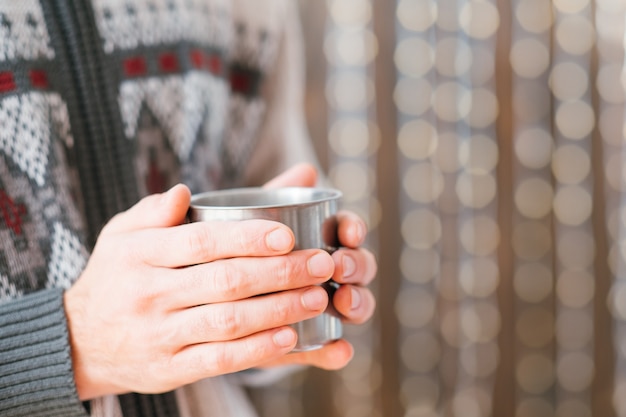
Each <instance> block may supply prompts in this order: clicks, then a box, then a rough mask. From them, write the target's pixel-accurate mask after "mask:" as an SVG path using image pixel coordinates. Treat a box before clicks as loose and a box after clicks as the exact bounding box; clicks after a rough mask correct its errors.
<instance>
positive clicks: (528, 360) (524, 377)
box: [515, 353, 555, 395]
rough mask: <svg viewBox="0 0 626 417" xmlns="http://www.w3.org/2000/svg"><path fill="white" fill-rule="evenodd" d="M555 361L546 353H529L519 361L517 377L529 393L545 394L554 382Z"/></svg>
mask: <svg viewBox="0 0 626 417" xmlns="http://www.w3.org/2000/svg"><path fill="white" fill-rule="evenodd" d="M554 378H555V375H554V362H553V361H552V359H551V358H549V357H548V356H546V355H542V354H538V353H532V354H528V355H526V356H524V357H522V359H521V360H520V361H519V362H518V364H517V367H516V372H515V379H516V381H517V383H518V385H519V386H520V388H521V389H523V390H524V391H526V392H527V393H529V394H536V395H539V394H543V393H545V392H546V391H547V390H549V389H550V388H551V387H552V385H553V384H554Z"/></svg>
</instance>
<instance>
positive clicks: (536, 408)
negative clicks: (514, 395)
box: [515, 397, 554, 417]
mask: <svg viewBox="0 0 626 417" xmlns="http://www.w3.org/2000/svg"><path fill="white" fill-rule="evenodd" d="M515 417H554V408H553V407H552V404H551V403H550V401H548V400H546V399H545V398H542V397H528V398H524V399H523V400H521V401H520V402H519V404H518V406H517V408H516V409H515Z"/></svg>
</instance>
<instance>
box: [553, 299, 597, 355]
mask: <svg viewBox="0 0 626 417" xmlns="http://www.w3.org/2000/svg"><path fill="white" fill-rule="evenodd" d="M593 331H594V323H593V320H592V318H591V316H590V315H589V313H587V312H586V311H582V310H578V309H568V308H561V309H559V314H558V316H557V318H556V340H557V343H558V345H559V347H561V348H562V349H565V350H579V349H582V348H584V347H585V346H587V345H589V343H591V341H592V340H593Z"/></svg>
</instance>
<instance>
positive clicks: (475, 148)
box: [459, 135, 498, 174]
mask: <svg viewBox="0 0 626 417" xmlns="http://www.w3.org/2000/svg"><path fill="white" fill-rule="evenodd" d="M459 162H460V163H461V165H463V167H464V168H465V170H466V171H467V172H469V173H471V174H487V173H489V172H491V171H493V170H494V169H495V168H496V165H497V164H498V145H497V144H496V142H495V141H494V140H493V139H492V138H490V137H489V136H484V135H476V136H473V137H472V138H471V139H470V140H464V141H462V142H461V146H460V147H459Z"/></svg>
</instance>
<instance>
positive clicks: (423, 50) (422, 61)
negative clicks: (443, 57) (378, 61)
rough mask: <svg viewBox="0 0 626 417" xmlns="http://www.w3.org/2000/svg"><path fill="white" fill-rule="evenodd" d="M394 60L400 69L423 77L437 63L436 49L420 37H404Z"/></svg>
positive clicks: (407, 73)
mask: <svg viewBox="0 0 626 417" xmlns="http://www.w3.org/2000/svg"><path fill="white" fill-rule="evenodd" d="M394 60H395V63H396V66H397V67H398V70H399V71H400V72H401V73H403V74H404V75H407V76H409V77H422V76H423V75H424V74H426V73H427V72H428V71H430V70H431V68H432V67H433V65H434V63H435V51H433V48H432V47H431V45H430V44H429V43H428V42H426V41H425V40H423V39H420V38H407V39H402V40H401V41H400V42H399V43H398V46H397V47H396V53H395V55H394Z"/></svg>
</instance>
